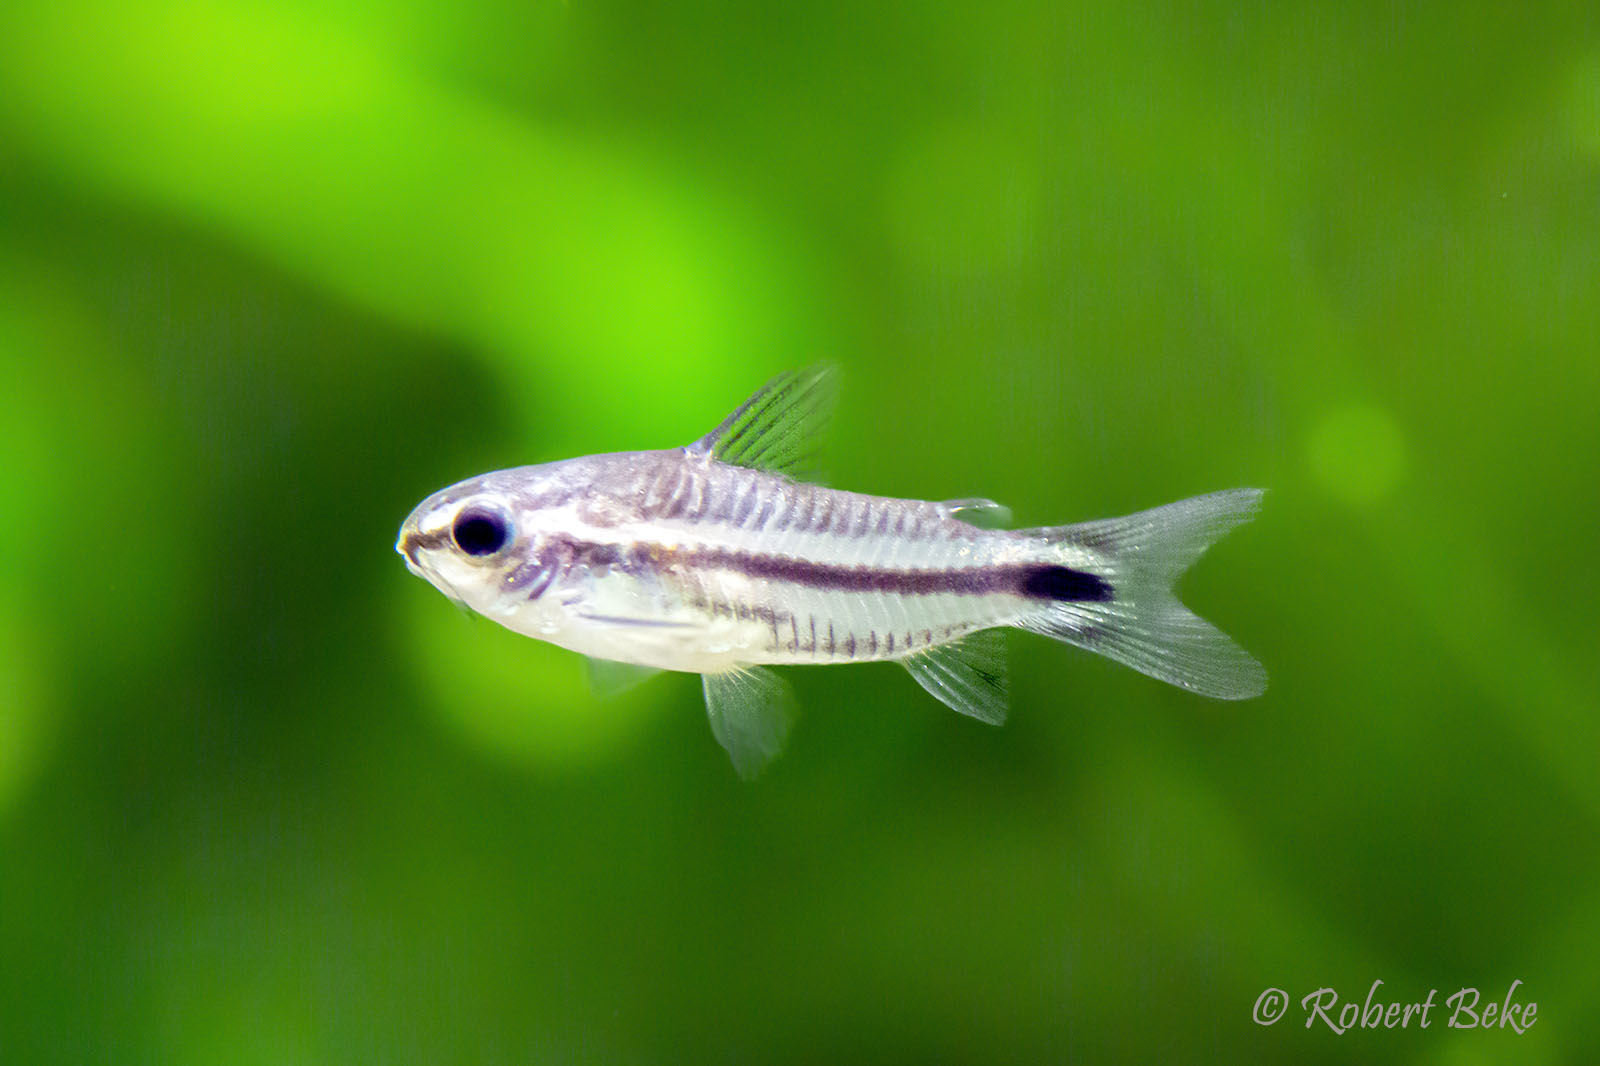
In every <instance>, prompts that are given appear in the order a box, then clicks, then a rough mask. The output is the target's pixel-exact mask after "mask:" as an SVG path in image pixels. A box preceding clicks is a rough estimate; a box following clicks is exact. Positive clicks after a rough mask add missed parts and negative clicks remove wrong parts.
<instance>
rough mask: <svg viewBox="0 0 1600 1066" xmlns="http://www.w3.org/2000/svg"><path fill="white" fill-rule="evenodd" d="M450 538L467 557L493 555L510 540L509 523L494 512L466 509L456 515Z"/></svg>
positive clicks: (475, 508)
mask: <svg viewBox="0 0 1600 1066" xmlns="http://www.w3.org/2000/svg"><path fill="white" fill-rule="evenodd" d="M450 536H452V537H454V538H455V542H456V547H458V548H460V549H461V550H462V551H464V552H466V553H467V554H468V555H493V554H494V553H495V552H497V551H499V550H500V549H501V548H504V547H505V546H506V541H508V540H510V539H511V523H510V522H509V521H507V520H506V517H505V516H504V515H502V514H500V513H498V512H496V511H490V510H486V509H484V508H482V507H468V508H466V509H465V510H463V511H462V512H461V513H460V514H458V515H456V521H455V524H454V525H452V526H451V527H450Z"/></svg>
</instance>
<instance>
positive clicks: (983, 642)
mask: <svg viewBox="0 0 1600 1066" xmlns="http://www.w3.org/2000/svg"><path fill="white" fill-rule="evenodd" d="M903 661H904V662H905V666H906V669H907V670H909V671H911V676H912V677H914V678H916V679H917V684H919V685H921V686H922V687H923V688H925V689H927V690H928V692H929V694H931V695H932V696H933V697H934V698H935V699H937V700H939V702H941V703H943V704H945V705H946V706H947V707H949V708H950V709H951V710H953V711H959V712H961V713H962V714H965V715H970V716H972V717H973V718H976V719H978V720H979V721H980V722H988V723H989V724H990V725H1001V724H1003V723H1004V722H1005V720H1006V706H1007V702H1008V698H1007V689H1008V687H1009V686H1008V681H1007V670H1006V649H1005V631H1004V630H1001V629H985V630H981V631H980V632H977V633H974V634H972V635H971V636H969V637H967V638H966V639H964V640H960V641H957V642H955V643H953V644H940V645H938V646H936V647H932V648H929V649H928V650H927V651H920V652H918V653H917V654H915V655H913V656H911V657H910V658H908V659H905V660H903Z"/></svg>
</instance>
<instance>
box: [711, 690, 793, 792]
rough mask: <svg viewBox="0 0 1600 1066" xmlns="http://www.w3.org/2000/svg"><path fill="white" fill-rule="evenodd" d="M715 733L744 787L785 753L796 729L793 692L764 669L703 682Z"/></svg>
mask: <svg viewBox="0 0 1600 1066" xmlns="http://www.w3.org/2000/svg"><path fill="white" fill-rule="evenodd" d="M703 683H704V686H705V692H706V716H707V717H708V718H710V719H711V732H712V734H713V735H714V736H715V737H716V738H717V743H719V744H721V745H722V747H723V749H724V750H726V751H727V753H728V757H729V758H731V759H732V760H733V768H734V769H735V770H736V771H738V774H739V776H740V777H742V778H744V779H745V780H746V781H749V780H751V779H752V778H754V777H756V776H757V775H758V774H760V773H761V771H762V770H764V769H765V768H766V766H767V764H768V763H770V762H771V761H772V760H773V759H775V758H777V757H778V754H779V753H780V752H781V751H783V745H784V742H785V741H787V740H788V738H789V729H790V727H791V726H792V725H793V724H794V719H795V715H796V712H797V705H796V703H795V698H794V691H793V690H792V689H791V688H790V687H789V686H788V684H786V683H785V682H784V681H783V679H782V678H780V677H778V675H777V674H775V673H773V672H772V671H771V670H768V669H765V668H764V667H760V666H741V667H738V668H737V669H734V670H730V671H728V672H726V673H721V674H706V675H704V677H703Z"/></svg>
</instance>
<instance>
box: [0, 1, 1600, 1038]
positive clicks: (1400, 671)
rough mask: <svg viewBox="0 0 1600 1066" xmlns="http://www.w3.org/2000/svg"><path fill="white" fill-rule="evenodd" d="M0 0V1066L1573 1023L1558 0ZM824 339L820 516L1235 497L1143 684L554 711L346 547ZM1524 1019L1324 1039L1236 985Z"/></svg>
mask: <svg viewBox="0 0 1600 1066" xmlns="http://www.w3.org/2000/svg"><path fill="white" fill-rule="evenodd" d="M1514 10H1516V9H1515V8H1514V7H1512V6H1507V5H1500V4H1490V3H1479V4H1451V3H1435V4H1431V5H1428V4H1394V3H1387V2H1386V3H1366V4H1349V5H1339V6H1334V5H1322V4H1262V5H1238V4H1231V3H1220V2H1199V3H1190V4H1183V5H1170V6H1168V5H1153V6H1151V7H1148V8H1142V7H1125V6H1101V5H1079V4H1073V3H1065V4H1063V3H1048V2H1044V0H1019V2H1004V0H1002V2H1001V3H998V4H966V5H947V6H936V5H917V6H908V7H905V8H899V9H883V8H874V7H872V6H870V5H867V6H863V5H860V4H843V3H821V4H788V3H760V4H757V5H731V4H719V3H699V4H694V5H667V6H658V5H639V6H637V7H635V6H632V5H626V4H617V3H611V2H605V0H602V2H599V3H594V2H590V0H571V2H570V3H558V2H535V3H529V4H506V3H492V2H490V3H482V2H475V3H468V4H458V3H454V2H444V0H409V2H406V3H402V4H399V5H385V4H375V3H366V2H363V0H334V2H333V3H328V4H311V3H305V2H301V0H288V2H282V3H276V4H267V3H250V2H248V0H203V2H199V3H176V2H174V3H169V4H164V3H134V4H128V3H97V2H93V0H53V2H48V3H46V2H41V0H10V2H8V3H7V4H5V5H4V7H3V8H0V404H3V409H0V410H3V415H4V417H3V419H0V469H3V471H4V478H3V485H4V497H5V503H4V521H3V522H0V553H3V556H4V558H5V559H6V560H7V563H6V565H5V567H4V569H3V572H0V1063H5V1064H7V1066H10V1064H31V1063H118V1064H121V1063H151V1064H158V1063H159V1064H177V1066H185V1064H196V1066H201V1064H206V1066H211V1064H233V1063H242V1064H257V1063H260V1064H279V1063H282V1064H346V1063H354V1062H385V1063H453V1062H477V1063H529V1062H538V1063H544V1062H550V1063H565V1062H577V1063H613V1062H615V1063H705V1062H724V1063H804V1062H815V1061H882V1062H893V1063H918V1062H933V1061H937V1062H948V1063H981V1062H991V1061H992V1062H1019V1063H1042V1062H1058V1061H1059V1062H1099V1061H1119V1060H1120V1061H1138V1062H1154V1061H1161V1062H1203V1061H1255V1062H1282V1063H1315V1062H1342V1061H1352V1060H1356V1059H1359V1060H1362V1061H1367V1062H1380V1063H1389V1062H1406V1063H1413V1062H1418V1063H1448V1064H1457V1063H1459V1064H1475V1063H1481V1062H1531V1063H1554V1062H1590V1061H1595V1060H1596V1057H1597V1056H1600V1021H1597V1018H1596V1013H1595V1009H1594V1008H1595V1004H1596V1002H1597V1001H1600V848H1597V847H1596V844H1597V828H1600V775H1597V773H1596V769H1597V761H1600V759H1597V757H1600V718H1597V709H1600V707H1597V704H1600V700H1597V696H1596V693H1597V690H1600V666H1597V656H1596V647H1597V646H1600V624H1597V621H1596V612H1595V603H1596V598H1597V596H1600V580H1597V572H1600V570H1597V567H1596V565H1595V561H1594V553H1595V547H1596V544H1597V542H1600V507H1597V506H1596V491H1597V488H1600V479H1597V478H1596V468H1597V466H1596V461H1595V455H1596V454H1597V451H1600V418H1597V414H1600V345H1597V343H1596V337H1597V336H1600V333H1597V327H1600V300H1597V296H1600V14H1597V12H1596V9H1595V7H1594V5H1593V4H1592V3H1588V2H1584V3H1571V4H1547V5H1538V6H1534V7H1531V8H1526V9H1522V10H1516V13H1515V14H1513V13H1512V12H1513V11H1514ZM819 358H826V359H829V360H832V361H834V362H836V363H838V364H839V365H840V366H841V368H842V371H843V373H842V388H843V393H842V403H841V407H840V411H839V415H838V417H837V420H836V423H835V428H834V433H833V444H834V447H833V450H832V454H833V458H832V461H831V466H830V470H831V475H832V481H833V483H834V484H837V485H840V486H843V487H848V488H852V489H858V490H863V491H869V492H876V493H882V494H889V495H900V496H915V497H923V498H933V499H941V498H949V497H959V496H968V495H986V496H992V497H994V498H995V499H999V500H1001V501H1004V502H1006V503H1008V504H1011V505H1012V506H1013V507H1014V509H1015V511H1016V517H1017V520H1018V522H1019V523H1021V524H1027V525H1032V524H1044V523H1056V522H1066V521H1072V520H1077V519H1086V518H1090V517H1096V516H1104V515H1109V514H1119V513H1124V512H1127V511H1131V510H1135V509H1139V508H1143V507H1148V506H1153V505H1156V504H1160V503H1165V502H1167V501H1170V500H1174V499H1178V498H1180V497H1184V496H1189V495H1194V494H1197V493H1200V492H1204V491H1209V490H1213V489H1220V488H1226V487H1230V486H1234V485H1264V486H1267V487H1268V488H1270V490H1271V492H1270V494H1269V496H1268V505H1267V509H1266V511H1265V513H1264V514H1263V515H1262V517H1261V518H1260V519H1259V520H1258V521H1257V522H1256V523H1255V524H1254V525H1252V526H1249V527H1246V528H1245V529H1244V530H1241V531H1240V532H1239V533H1237V534H1235V535H1234V536H1232V537H1231V538H1230V539H1228V540H1227V541H1225V542H1224V543H1223V544H1222V545H1220V546H1219V547H1218V548H1217V549H1216V550H1215V551H1214V552H1212V553H1211V554H1210V555H1209V556H1208V557H1207V558H1206V560H1205V561H1204V563H1203V564H1202V565H1201V566H1200V567H1199V568H1198V569H1197V570H1196V571H1195V572H1194V574H1193V575H1192V577H1191V578H1190V579H1189V580H1188V581H1187V582H1186V583H1185V596H1186V598H1187V599H1188V601H1189V602H1190V603H1192V604H1194V605H1195V606H1196V607H1197V608H1198V609H1199V610H1200V611H1201V613H1203V614H1206V615H1207V616H1209V617H1211V618H1213V619H1214V620H1216V621H1217V622H1218V623H1219V624H1220V625H1221V626H1222V627H1223V628H1225V629H1226V630H1228V631H1229V632H1231V633H1232V634H1234V635H1235V636H1236V637H1237V638H1238V639H1239V640H1240V641H1241V642H1242V643H1243V644H1244V645H1245V646H1246V647H1248V648H1250V649H1251V650H1252V651H1253V652H1254V653H1255V654H1256V655H1257V656H1259V657H1260V658H1261V660H1262V661H1263V662H1264V663H1266V664H1267V666H1268V669H1269V670H1270V672H1271V674H1272V688H1271V690H1270V691H1269V692H1268V694H1267V695H1266V697H1265V698H1263V699H1260V700H1257V701H1254V702H1250V703H1246V704H1242V705H1231V704H1229V705H1224V704H1216V703H1210V702H1207V701H1203V700H1200V699H1196V698H1193V697H1190V696H1188V695H1186V694H1184V693H1182V692H1179V691H1176V690H1174V689H1170V688H1167V687H1164V686H1162V685H1160V684H1158V683H1156V682H1153V681H1150V680H1148V679H1146V678H1143V677H1141V676H1139V675H1137V674H1135V673H1133V672H1132V671H1129V670H1126V669H1123V668H1120V667H1116V666H1114V665H1112V664H1109V663H1107V662H1104V661H1102V660H1099V659H1096V658H1094V657H1091V656H1088V655H1084V654H1082V653H1079V652H1077V651H1074V650H1072V649H1069V648H1065V647H1062V646H1059V645H1056V644H1052V643H1051V642H1049V641H1046V640H1043V639H1039V638H1032V637H1023V636H1018V637H1017V638H1016V639H1015V640H1014V641H1013V642H1012V647H1013V652H1014V671H1015V674H1016V693H1015V699H1014V710H1013V714H1012V720H1011V722H1010V723H1009V725H1007V727H1006V728H1004V729H1001V730H994V729H989V728H987V727H984V726H982V725H980V724H978V723H976V722H973V721H970V720H966V719H963V718H960V717H958V716H956V715H954V714H951V713H949V712H948V711H946V710H945V709H944V708H942V707H940V706H939V705H937V704H936V703H934V702H933V701H932V700H931V699H929V698H928V697H926V696H925V695H924V694H923V693H922V691H921V690H920V689H918V688H917V687H916V686H915V685H914V684H913V683H912V682H911V681H910V679H909V678H908V677H907V676H906V675H905V673H904V672H903V671H902V670H899V669H898V668H895V667H893V666H889V665H881V666H862V667H855V668H848V669H847V668H838V669H829V670H796V671H789V672H788V673H789V675H790V676H791V678H792V680H793V681H794V682H795V684H796V685H797V687H798V688H799V690H800V694H801V698H802V701H803V703H804V705H805V707H806V714H805V717H804V718H803V719H802V721H801V723H800V725H799V727H798V729H797V731H796V733H795V735H794V738H793V741H792V744H791V746H790V750H789V752H788V753H787V754H786V755H785V757H784V758H783V759H782V760H780V761H779V762H778V763H777V764H776V765H775V767H774V768H773V769H772V770H771V771H770V772H769V773H768V774H767V775H766V776H765V777H764V778H763V779H762V780H761V781H759V782H758V783H756V784H754V785H743V784H741V783H740V782H739V781H738V780H737V779H736V778H735V776H734V774H733V772H732V769H731V768H730V767H729V765H728V763H727V759H726V757H725V756H724V755H723V753H722V751H721V750H720V749H719V748H718V747H717V746H716V744H715V743H714V742H713V740H712V738H711V736H710V733H709V730H708V729H707V726H706V722H705V714H704V711H703V707H702V702H701V697H700V690H699V687H698V685H697V684H695V683H693V682H692V681H691V680H690V679H688V678H685V677H681V676H669V677H664V678H660V679H657V680H655V681H652V682H651V683H649V684H648V685H645V686H643V687H641V688H639V689H637V690H635V691H633V692H632V693H630V694H628V695H627V696H625V697H622V698H620V699H617V700H614V701H610V702H601V701H598V700H596V699H595V698H594V697H592V696H591V695H590V694H589V692H588V688H587V685H586V681H585V673H584V668H583V665H582V663H581V661H580V660H579V659H578V658H577V657H576V656H573V655H571V654H568V653H566V652H562V651H559V650H557V649H553V648H550V647H547V646H544V645H540V644H537V643H535V642H533V641H529V640H526V639H523V638H519V637H515V636H513V635H511V634H509V633H506V632H504V631H502V630H500V629H498V628H497V627H495V626H494V625H492V624H490V623H488V622H485V621H482V620H477V619H468V618H465V617H463V616H462V615H461V614H459V613H457V612H456V611H454V610H452V609H451V607H450V605H449V603H448V602H446V601H445V599H444V598H443V597H441V596H440V595H439V594H438V593H436V592H435V591H433V590H432V589H431V588H429V587H428V586H427V585H426V584H425V583H423V582H421V581H418V580H416V579H415V578H413V577H411V576H409V575H408V574H407V573H406V571H405V568H404V567H403V566H402V564H401V561H400V560H399V559H398V558H397V557H396V556H395V555H394V553H393V551H392V550H391V545H392V543H393V540H394V536H395V532H396V529H397V527H398V525H399V523H400V520H401V519H402V518H403V517H404V516H405V514H406V513H407V511H408V510H409V509H410V508H411V507H412V506H413V505H414V504H415V503H416V502H417V501H418V500H420V499H421V498H422V497H423V496H425V495H427V494H428V493H430V492H432V491H433V490H435V489H437V488H440V487H442V486H443V485H445V484H448V483H450V482H452V481H455V480H458V479H460V478H463V477H466V476H470V475H472V474H475V473H478V472H481V471H484V470H488V469H493V468H497V467H504V466H512V465H520V464H523V463H531V462H541V461H545V460H551V459H557V458H564V457H568V456H572V455H579V454H586V453H591V452H596V451H612V450H622V449H630V448H652V447H664V446H670V445H674V444H679V443H683V442H687V441H689V440H691V439H693V438H694V437H696V436H699V435H700V434H701V433H703V432H705V431H706V430H707V429H709V428H710V427H711V426H712V425H714V424H715V423H716V422H717V420H718V419H720V418H721V417H722V416H723V415H724V414H725V413H726V412H727V411H728V410H729V409H731V408H732V407H733V406H734V405H735V404H736V403H738V402H739V401H740V400H741V399H743V398H744V396H745V395H746V394H747V393H749V392H750V391H751V390H753V389H754V388H755V386H757V385H758V384H760V383H761V382H762V381H763V380H765V379H766V378H767V377H768V376H770V375H771V374H772V373H773V372H775V371H777V370H779V369H782V368H785V367H792V366H798V365H803V364H806V363H810V362H813V361H815V360H817V359H819ZM1378 979H1381V980H1383V981H1384V982H1385V984H1384V986H1383V988H1382V989H1381V990H1380V993H1379V998H1380V999H1385V1000H1396V999H1399V1000H1409V999H1415V998H1419V997H1421V996H1423V995H1425V994H1426V993H1427V990H1428V989H1430V988H1438V989H1439V993H1438V998H1439V999H1440V1000H1442V999H1443V998H1444V997H1445V996H1447V995H1449V994H1450V993H1451V992H1453V991H1454V990H1456V989H1457V988H1460V987H1462V986H1474V987H1477V988H1479V989H1480V990H1481V991H1482V992H1483V993H1484V994H1485V995H1486V997H1487V998H1493V999H1499V998H1500V997H1501V995H1502V994H1503V992H1504V990H1505V989H1506V987H1507V986H1508V985H1509V984H1510V983H1511V982H1512V981H1513V980H1518V979H1520V980H1521V981H1523V982H1524V984H1523V986H1522V988H1521V989H1519V992H1518V998H1519V999H1521V1000H1524V1001H1526V1000H1534V1001H1537V1002H1538V1004H1539V1013H1538V1021H1537V1023H1536V1025H1535V1026H1534V1028H1532V1029H1531V1030H1529V1031H1528V1033H1527V1034H1526V1035H1524V1036H1521V1037H1517V1036H1514V1035H1512V1034H1511V1033H1510V1032H1508V1031H1507V1032H1500V1031H1497V1032H1482V1031H1475V1030H1474V1031H1459V1030H1457V1031H1452V1030H1449V1029H1447V1028H1446V1027H1445V1025H1444V1018H1443V1010H1442V1008H1437V1009H1436V1012H1435V1014H1434V1015H1433V1024H1432V1026H1431V1027H1430V1028H1429V1029H1428V1030H1427V1031H1424V1032H1418V1031H1416V1029H1415V1028H1412V1029H1410V1030H1407V1031H1403V1032H1402V1031H1398V1030H1396V1031H1392V1032H1391V1031H1378V1032H1370V1031H1369V1032H1361V1031H1355V1032H1351V1033H1347V1034H1345V1035H1344V1036H1336V1035H1334V1034H1333V1033H1332V1032H1330V1031H1328V1030H1326V1029H1323V1028H1320V1027H1319V1028H1317V1029H1314V1030H1312V1031H1307V1030H1306V1029H1305V1028H1304V1026H1303V1020H1304V1015H1303V1014H1302V1013H1301V1011H1300V1008H1299V1006H1298V1002H1296V1004H1294V1005H1293V1006H1292V1007H1291V1009H1290V1013H1289V1016H1288V1017H1286V1018H1285V1019H1284V1020H1283V1021H1282V1022H1280V1023H1279V1024H1278V1025H1276V1026H1274V1027H1271V1028H1265V1027H1261V1026H1258V1025H1256V1024H1255V1023H1254V1022H1253V1021H1252V1020H1251V1008H1252V1004H1253V1003H1254V1002H1255V1000H1256V998H1257V996H1258V995H1259V994H1260V993H1261V992H1262V990H1263V989H1266V988H1268V987H1276V988H1281V989H1284V990H1285V991H1287V992H1288V993H1289V994H1290V996H1291V998H1293V999H1294V1000H1296V1001H1298V999H1299V997H1301V996H1303V995H1305V994H1307V993H1310V992H1313V991H1315V990H1316V989H1317V988H1319V987H1322V986H1324V985H1330V986H1333V987H1335V988H1336V989H1337V990H1338V991H1339V992H1340V993H1341V995H1342V996H1344V997H1345V998H1354V999H1357V1000H1360V999H1361V998H1362V997H1363V996H1364V995H1365V993H1366V991H1367V988H1368V986H1369V985H1370V984H1371V982H1372V981H1374V980H1378Z"/></svg>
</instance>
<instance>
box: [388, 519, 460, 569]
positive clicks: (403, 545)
mask: <svg viewBox="0 0 1600 1066" xmlns="http://www.w3.org/2000/svg"><path fill="white" fill-rule="evenodd" d="M448 536H449V534H448V533H444V532H441V533H422V532H419V531H418V530H416V529H413V528H412V527H411V526H409V525H406V526H402V527H401V529H400V536H399V538H398V539H397V540H396V541H395V542H394V550H395V551H397V552H399V553H400V554H401V555H402V556H404V557H405V561H406V568H407V569H408V570H410V571H411V572H412V573H413V574H416V575H417V576H418V577H426V576H427V575H426V574H424V573H423V572H422V563H421V561H420V560H419V559H418V558H417V553H418V552H420V551H423V550H425V549H432V548H442V547H444V546H445V538H446V537H448Z"/></svg>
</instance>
